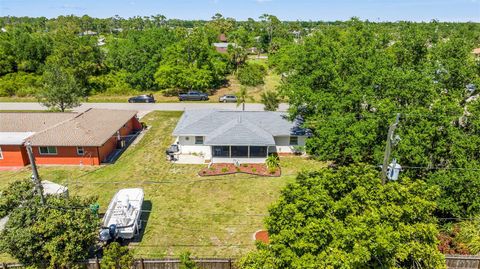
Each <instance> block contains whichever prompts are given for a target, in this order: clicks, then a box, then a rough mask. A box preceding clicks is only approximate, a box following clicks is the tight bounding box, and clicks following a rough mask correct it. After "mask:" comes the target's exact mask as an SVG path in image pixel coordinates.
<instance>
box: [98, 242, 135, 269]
mask: <svg viewBox="0 0 480 269" xmlns="http://www.w3.org/2000/svg"><path fill="white" fill-rule="evenodd" d="M133 262H134V259H133V254H132V253H131V252H130V250H129V249H128V246H121V245H120V244H119V243H117V242H112V243H110V244H109V245H107V246H106V247H105V248H104V249H103V256H102V261H101V263H100V266H101V267H102V268H107V269H130V268H132V266H133Z"/></svg>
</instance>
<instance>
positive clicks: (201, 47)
mask: <svg viewBox="0 0 480 269" xmlns="http://www.w3.org/2000/svg"><path fill="white" fill-rule="evenodd" d="M215 38H216V34H215V32H214V31H211V30H210V29H208V28H199V29H194V30H193V32H192V33H190V34H188V36H187V37H186V38H184V39H182V40H181V41H179V42H178V43H175V44H173V45H172V46H169V47H168V48H166V50H165V57H164V59H163V60H162V61H161V62H160V67H159V68H158V70H157V72H156V73H155V81H156V82H157V84H158V86H159V87H160V88H161V89H174V90H178V89H187V90H206V89H212V88H216V87H218V86H220V85H222V84H223V83H224V80H225V76H226V75H227V73H228V68H229V65H228V59H227V58H226V57H224V55H222V54H220V53H218V52H216V51H215V48H214V47H213V46H212V45H211V43H213V42H214V41H215Z"/></svg>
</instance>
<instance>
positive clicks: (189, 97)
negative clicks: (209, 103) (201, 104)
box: [178, 91, 208, 101]
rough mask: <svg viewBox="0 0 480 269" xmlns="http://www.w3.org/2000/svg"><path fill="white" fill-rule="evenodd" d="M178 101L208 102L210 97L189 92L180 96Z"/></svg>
mask: <svg viewBox="0 0 480 269" xmlns="http://www.w3.org/2000/svg"><path fill="white" fill-rule="evenodd" d="M178 100H180V101H206V100H208V95H207V94H206V93H203V92H194V91H191V92H187V93H184V94H180V95H178Z"/></svg>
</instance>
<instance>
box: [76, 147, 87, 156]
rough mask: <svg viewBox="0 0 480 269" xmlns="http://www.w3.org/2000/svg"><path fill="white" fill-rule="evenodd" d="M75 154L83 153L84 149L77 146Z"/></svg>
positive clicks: (81, 154) (80, 154)
mask: <svg viewBox="0 0 480 269" xmlns="http://www.w3.org/2000/svg"><path fill="white" fill-rule="evenodd" d="M77 155H79V156H83V155H85V150H84V149H83V147H77Z"/></svg>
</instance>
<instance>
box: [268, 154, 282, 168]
mask: <svg viewBox="0 0 480 269" xmlns="http://www.w3.org/2000/svg"><path fill="white" fill-rule="evenodd" d="M265 164H266V165H267V168H268V169H269V170H272V169H273V170H276V168H277V167H279V166H280V159H279V158H278V156H277V155H274V154H272V155H269V156H268V157H267V159H266V160H265Z"/></svg>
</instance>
